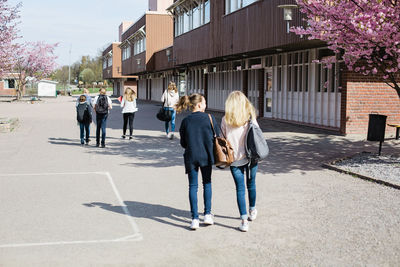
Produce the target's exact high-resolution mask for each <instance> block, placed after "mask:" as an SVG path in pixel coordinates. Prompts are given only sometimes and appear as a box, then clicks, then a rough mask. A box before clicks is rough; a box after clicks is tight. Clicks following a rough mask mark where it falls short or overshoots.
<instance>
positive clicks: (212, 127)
mask: <svg viewBox="0 0 400 267" xmlns="http://www.w3.org/2000/svg"><path fill="white" fill-rule="evenodd" d="M208 117H209V118H210V122H211V129H212V130H213V134H214V138H215V137H217V135H216V134H215V129H214V123H213V120H212V118H211V115H210V114H208ZM219 130H220V132H221V133H222V135H223V136H224V138H225V139H226V137H225V134H224V132H223V131H222V129H221V127H219Z"/></svg>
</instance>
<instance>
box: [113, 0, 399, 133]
mask: <svg viewBox="0 0 400 267" xmlns="http://www.w3.org/2000/svg"><path fill="white" fill-rule="evenodd" d="M150 2H151V3H150ZM150 2H149V6H152V7H154V6H157V4H156V3H163V2H162V1H161V0H158V1H156V0H154V1H150ZM285 4H292V5H293V4H295V1H294V0H268V1H267V0H248V1H240V0H214V1H210V0H177V1H173V2H172V1H171V4H170V5H169V6H168V7H167V11H168V12H169V16H168V15H167V16H168V17H165V18H164V19H165V20H164V22H163V23H162V24H163V28H162V29H163V30H162V31H161V32H158V34H157V40H158V41H157V42H156V41H154V40H155V38H154V35H153V37H152V39H153V40H150V36H151V34H154V33H155V32H156V31H155V30H151V29H152V27H155V26H154V24H152V22H151V20H150V19H148V18H149V16H148V14H146V15H145V16H143V17H142V18H140V19H139V20H138V21H137V22H136V23H134V24H133V25H132V26H131V27H130V29H129V30H127V31H126V32H125V33H124V34H123V38H122V39H123V40H122V44H121V45H120V46H121V47H127V46H126V44H127V43H128V41H129V40H132V38H133V39H134V38H140V36H142V37H143V36H145V37H146V41H145V42H144V44H143V46H141V50H140V53H134V52H135V51H134V50H132V49H131V51H130V53H131V54H134V55H133V56H131V57H130V58H122V73H123V74H124V75H137V76H138V92H139V98H140V99H146V100H153V101H160V96H161V94H162V92H163V90H165V88H166V85H167V84H168V82H169V81H171V80H173V81H175V82H176V83H177V85H178V88H179V92H180V94H182V95H183V94H191V93H195V92H196V93H202V94H204V95H205V97H206V98H207V106H208V108H209V109H212V110H220V111H222V110H223V109H224V102H225V99H226V97H227V96H228V95H229V93H230V92H231V91H233V90H241V91H243V92H244V93H245V94H246V95H247V97H248V98H249V100H250V101H251V102H252V103H253V104H254V106H255V107H256V109H257V113H258V116H259V117H265V118H270V119H274V120H281V121H288V122H291V123H298V124H304V125H309V126H312V127H318V128H326V129H330V130H333V131H337V132H341V133H343V134H353V133H357V134H366V132H367V128H368V114H369V113H379V114H384V115H387V116H388V122H389V123H400V114H399V113H400V100H399V97H398V95H397V93H396V91H395V90H394V89H391V88H390V87H389V86H387V85H386V84H384V83H382V82H381V81H379V80H378V79H376V77H374V76H363V75H361V74H357V73H353V72H350V71H347V70H346V68H345V66H343V63H341V62H337V63H335V64H333V68H332V69H328V68H325V67H324V66H323V65H322V64H321V63H317V62H316V61H315V60H320V59H322V58H324V57H327V56H332V52H331V51H330V50H329V49H327V48H326V44H325V43H323V42H321V41H318V40H312V41H310V40H307V39H306V38H305V37H302V36H298V35H295V34H294V33H291V32H288V31H287V24H286V22H285V21H284V20H283V9H282V8H281V7H279V6H281V5H285ZM160 6H161V5H160ZM162 7H163V8H164V7H165V3H163V5H162ZM292 12H293V15H292V20H291V21H290V26H297V25H301V24H302V23H303V20H302V19H303V15H302V14H301V13H300V11H299V10H298V9H293V10H292ZM156 13H159V14H160V15H161V14H162V13H165V12H163V11H162V10H157V12H156ZM168 20H170V22H169V21H168ZM159 27H160V26H159ZM168 27H170V28H169V30H168ZM153 29H156V28H153ZM140 30H142V32H140ZM124 42H125V45H124ZM154 42H156V43H157V44H158V45H156V46H155V45H154ZM326 84H327V85H328V86H326ZM387 131H388V133H391V134H392V133H394V131H392V129H388V128H387Z"/></svg>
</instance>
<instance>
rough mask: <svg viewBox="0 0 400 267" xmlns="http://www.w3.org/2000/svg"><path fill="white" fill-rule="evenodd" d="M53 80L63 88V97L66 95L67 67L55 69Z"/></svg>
mask: <svg viewBox="0 0 400 267" xmlns="http://www.w3.org/2000/svg"><path fill="white" fill-rule="evenodd" d="M52 78H53V80H56V81H57V82H59V83H60V84H61V85H62V86H63V87H64V95H65V94H66V85H67V84H68V66H62V67H61V68H59V69H57V70H56V71H55V72H54V74H53V75H52Z"/></svg>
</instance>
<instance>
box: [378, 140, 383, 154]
mask: <svg viewBox="0 0 400 267" xmlns="http://www.w3.org/2000/svg"><path fill="white" fill-rule="evenodd" d="M381 150H382V141H380V142H379V152H378V155H379V156H380V155H381Z"/></svg>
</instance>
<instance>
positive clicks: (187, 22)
mask: <svg viewBox="0 0 400 267" xmlns="http://www.w3.org/2000/svg"><path fill="white" fill-rule="evenodd" d="M189 26H190V16H189V14H188V13H185V14H184V15H183V32H188V31H190V28H189Z"/></svg>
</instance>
